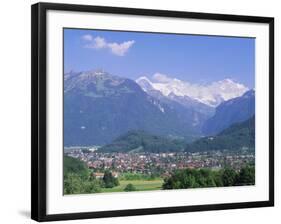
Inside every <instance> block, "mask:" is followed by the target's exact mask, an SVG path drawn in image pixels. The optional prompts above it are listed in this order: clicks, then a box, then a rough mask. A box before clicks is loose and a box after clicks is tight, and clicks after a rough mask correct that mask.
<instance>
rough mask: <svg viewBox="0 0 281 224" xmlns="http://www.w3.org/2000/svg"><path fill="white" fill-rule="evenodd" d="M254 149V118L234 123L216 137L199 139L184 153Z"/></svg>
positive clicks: (188, 146)
mask: <svg viewBox="0 0 281 224" xmlns="http://www.w3.org/2000/svg"><path fill="white" fill-rule="evenodd" d="M254 147H255V117H254V116H253V117H252V118H250V119H248V120H246V121H244V122H241V123H236V124H234V125H232V126H230V127H229V128H226V129H224V130H223V131H222V132H220V133H219V134H218V135H216V136H208V137H204V138H201V139H199V140H197V141H195V142H193V143H191V144H188V145H187V146H186V149H185V150H186V151H189V152H193V151H195V152H196V151H210V150H239V149H242V148H249V149H250V148H254Z"/></svg>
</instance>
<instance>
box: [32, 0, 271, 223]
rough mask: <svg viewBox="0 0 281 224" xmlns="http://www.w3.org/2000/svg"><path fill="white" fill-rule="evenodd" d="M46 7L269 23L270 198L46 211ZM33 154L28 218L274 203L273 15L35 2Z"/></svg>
mask: <svg viewBox="0 0 281 224" xmlns="http://www.w3.org/2000/svg"><path fill="white" fill-rule="evenodd" d="M48 10H63V11H75V12H100V13H111V14H124V15H141V16H158V17H159V16H162V17H170V18H171V17H174V18H193V19H205V20H222V21H235V22H237V21H238V22H254V23H264V24H269V76H270V77H269V183H268V186H269V200H267V201H256V202H243V203H226V204H211V205H210V204H208V205H196V206H178V207H159V208H145V209H130V210H114V211H99V212H85V213H69V214H52V215H48V214H47V213H46V176H47V173H46V144H47V141H46V127H47V122H48V120H47V119H46V118H47V114H46V109H47V108H46V100H47V99H46V96H47V94H46V69H47V67H46V66H47V65H46V35H47V33H46V13H47V11H48ZM31 25H32V31H31V36H32V48H31V59H32V65H31V73H32V83H31V85H32V89H31V93H32V94H31V95H32V105H31V111H32V114H31V121H32V123H31V127H32V141H31V143H32V153H31V161H32V164H31V175H32V180H31V196H32V197H31V218H32V219H34V220H36V221H55V220H71V219H72V220H73V219H86V218H102V217H116V216H133V215H148V214H162V213H178V212H193V211H206V210H222V209H238V208H254V207H267V206H274V18H271V17H256V16H240V15H224V14H211V13H195V12H183V11H164V10H151V9H137V8H119V7H103V6H89V5H73V4H55V3H37V4H34V5H32V18H31Z"/></svg>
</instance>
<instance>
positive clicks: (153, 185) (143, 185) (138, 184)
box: [102, 179, 163, 192]
mask: <svg viewBox="0 0 281 224" xmlns="http://www.w3.org/2000/svg"><path fill="white" fill-rule="evenodd" d="M119 183H120V185H119V186H117V187H113V188H102V192H122V191H124V188H125V187H126V186H127V184H130V183H131V184H133V185H134V186H135V188H136V189H137V191H151V190H161V188H162V184H163V180H162V179H156V180H120V181H119Z"/></svg>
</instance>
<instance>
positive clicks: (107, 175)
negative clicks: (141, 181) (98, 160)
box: [103, 170, 119, 188]
mask: <svg viewBox="0 0 281 224" xmlns="http://www.w3.org/2000/svg"><path fill="white" fill-rule="evenodd" d="M103 182H104V187H105V188H113V187H115V186H118V185H119V181H118V179H117V178H115V177H113V176H112V173H111V172H110V171H108V170H106V171H105V172H104V176H103Z"/></svg>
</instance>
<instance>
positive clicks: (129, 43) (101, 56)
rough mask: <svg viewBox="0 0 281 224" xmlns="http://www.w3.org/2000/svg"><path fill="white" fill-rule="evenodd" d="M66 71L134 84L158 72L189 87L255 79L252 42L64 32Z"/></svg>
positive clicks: (126, 33)
mask: <svg viewBox="0 0 281 224" xmlns="http://www.w3.org/2000/svg"><path fill="white" fill-rule="evenodd" d="M64 66H65V67H64V69H65V72H68V71H70V70H74V71H87V70H92V69H103V70H105V71H107V72H109V73H111V74H114V75H118V76H122V77H127V78H131V79H136V78H138V77H140V76H143V75H146V76H148V77H151V76H152V75H153V74H155V73H157V72H158V73H162V74H166V75H168V76H170V77H172V78H178V79H180V80H183V81H188V82H191V83H198V84H207V83H210V82H213V81H218V80H222V79H225V78H230V79H232V80H234V81H236V82H239V83H242V84H244V85H246V86H247V87H249V88H253V87H254V79H255V77H254V76H255V40H254V39H252V38H237V37H217V36H199V35H176V34H158V33H141V32H117V31H100V30H80V29H64Z"/></svg>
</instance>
